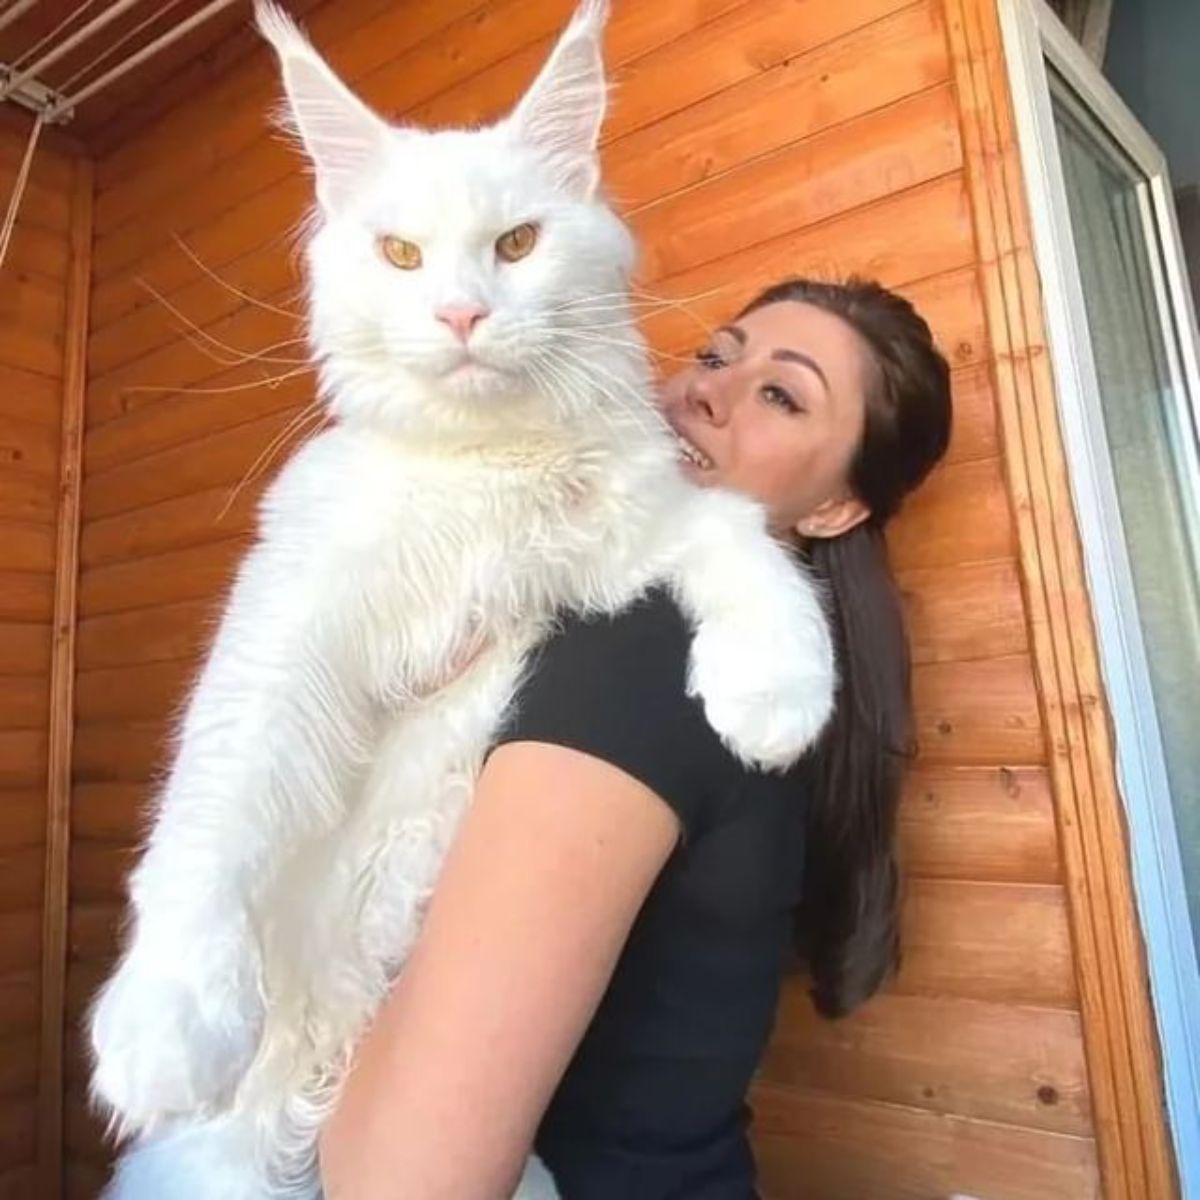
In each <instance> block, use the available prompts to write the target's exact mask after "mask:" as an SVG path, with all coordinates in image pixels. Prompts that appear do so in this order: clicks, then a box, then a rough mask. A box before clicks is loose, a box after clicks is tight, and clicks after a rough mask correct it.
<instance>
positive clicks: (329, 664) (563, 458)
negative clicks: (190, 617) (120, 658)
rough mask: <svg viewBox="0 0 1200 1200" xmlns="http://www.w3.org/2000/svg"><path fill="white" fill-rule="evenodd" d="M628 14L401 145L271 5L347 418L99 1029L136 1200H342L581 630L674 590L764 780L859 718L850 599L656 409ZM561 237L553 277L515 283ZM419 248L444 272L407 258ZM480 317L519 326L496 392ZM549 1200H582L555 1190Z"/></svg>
mask: <svg viewBox="0 0 1200 1200" xmlns="http://www.w3.org/2000/svg"><path fill="white" fill-rule="evenodd" d="M604 18H605V6H604V4H603V3H601V2H599V0H588V2H587V3H585V4H584V6H583V7H582V8H581V9H580V10H579V12H578V13H577V14H576V17H575V19H574V20H573V22H572V23H571V25H570V26H569V28H568V29H567V31H566V33H565V34H564V35H563V37H562V38H561V39H560V41H559V43H558V45H557V47H556V48H555V50H554V52H553V54H552V56H551V58H550V60H549V61H548V63H547V65H546V67H545V68H544V69H543V71H542V73H541V75H540V76H539V77H538V79H537V81H536V82H535V83H534V85H533V87H532V88H531V89H530V91H529V92H528V93H527V94H526V96H525V97H524V99H523V100H522V101H521V103H520V105H519V106H518V108H517V109H516V111H515V112H514V113H513V115H512V116H511V117H509V118H508V119H506V120H505V121H503V122H501V123H499V124H498V125H495V126H492V127H489V128H486V129H481V130H475V131H469V132H468V131H443V132H438V133H427V132H422V131H418V130H413V129H404V128H397V127H393V126H389V125H387V124H385V123H384V122H382V121H381V120H379V119H378V118H377V117H375V116H374V115H373V114H372V113H371V112H370V111H369V110H368V109H367V108H365V107H364V106H363V105H362V104H361V103H360V102H359V101H358V100H357V99H356V98H355V97H354V96H353V95H352V93H351V92H350V91H349V90H348V89H346V88H345V86H344V85H343V84H342V83H341V82H340V81H339V80H338V79H337V77H336V76H335V75H334V74H333V72H332V71H331V70H330V69H329V67H328V66H326V65H325V63H324V62H323V61H322V60H321V59H320V58H319V56H318V55H317V54H316V52H315V51H314V50H313V48H312V47H311V46H310V45H309V43H308V42H307V41H306V40H305V39H304V37H303V35H302V34H301V33H300V32H299V30H298V29H297V28H296V27H295V26H294V25H293V24H292V23H291V22H290V20H289V19H288V18H287V17H286V16H285V15H284V14H283V13H282V12H280V11H279V10H278V9H275V8H274V7H272V6H271V5H269V4H267V3H260V4H259V6H258V19H259V24H260V28H261V29H262V30H263V32H264V34H265V35H266V36H267V38H268V40H269V41H270V42H271V43H272V45H273V46H274V48H275V50H276V52H277V53H278V55H279V58H280V61H281V64H282V68H283V75H284V82H285V87H286V91H287V95H288V102H289V108H290V112H291V115H292V120H293V122H294V125H295V129H296V131H297V132H298V134H299V136H300V138H301V140H302V141H303V143H304V146H305V149H306V150H307V152H308V154H309V156H310V157H311V158H312V160H313V163H314V165H315V168H316V183H317V195H318V199H319V219H318V220H317V222H316V223H315V226H314V232H313V235H312V237H311V240H310V242H309V244H308V247H307V250H308V275H309V297H310V309H311V311H310V325H311V331H310V333H311V342H312V347H313V352H314V356H315V358H316V360H317V361H318V363H319V366H320V385H321V390H322V395H323V397H324V398H325V400H326V401H327V403H328V405H329V407H330V409H331V411H332V413H333V415H334V417H335V424H334V425H333V427H332V428H331V429H330V430H328V431H327V432H325V433H323V434H321V435H320V436H318V437H317V438H316V439H315V440H314V441H312V442H310V443H309V444H308V445H306V446H305V447H304V448H303V449H302V450H301V451H300V452H299V453H298V454H296V455H295V456H294V457H293V458H292V460H291V461H290V462H289V463H288V464H287V465H286V467H285V468H284V470H283V471H282V473H281V474H280V476H279V478H278V479H277V481H276V482H275V483H274V485H273V486H272V487H271V488H270V489H269V491H268V493H267V495H266V497H265V499H264V501H263V505H262V510H261V520H260V530H259V538H258V541H257V544H256V545H255V547H254V549H253V550H252V551H251V552H250V554H249V555H248V557H247V558H246V560H245V561H244V562H243V564H242V566H241V569H240V571H239V574H238V577H237V580H236V582H235V584H234V587H233V590H232V594H231V595H230V598H229V602H228V605H227V608H226V612H225V615H224V618H223V621H222V623H221V626H220V629H219V632H218V634H217V636H216V640H215V642H214V645H213V647H212V650H211V653H210V655H209V657H208V660H207V662H206V664H205V666H204V669H203V672H202V674H201V676H200V678H199V681H198V682H197V684H196V687H195V689H194V691H193V693H192V696H191V699H190V702H189V704H188V706H187V709H186V712H185V715H184V717H183V720H182V724H181V727H180V729H179V732H178V745H177V752H176V757H175V760H174V764H173V767H172V769H171V772H170V775H169V777H168V779H167V782H166V784H165V786H164V788H163V789H162V793H161V795H160V797H159V802H158V807H157V813H156V819H155V823H154V826H153V830H152V832H151V834H150V837H149V839H148V842H147V845H146V846H145V849H144V852H143V854H142V856H141V859H140V861H139V863H138V865H137V868H136V870H135V871H134V873H133V875H132V877H131V882H130V898H131V902H132V913H133V917H132V922H131V926H130V931H129V934H130V936H129V938H128V943H127V946H126V948H125V951H124V954H123V957H122V959H121V962H120V964H119V966H118V968H117V970H116V972H115V974H114V975H113V977H112V978H111V979H110V980H109V981H108V983H107V984H106V985H105V987H104V988H103V990H102V992H101V994H100V997H99V999H98V1002H97V1004H96V1006H95V1008H94V1010H93V1013H92V1016H91V1024H90V1032H91V1040H92V1046H93V1049H94V1055H95V1070H94V1076H93V1094H94V1097H95V1099H96V1100H97V1102H98V1103H99V1104H100V1105H101V1106H102V1107H103V1108H104V1110H105V1111H106V1112H107V1113H108V1114H109V1116H110V1118H111V1120H112V1123H113V1125H114V1127H115V1128H116V1129H117V1130H118V1131H119V1132H120V1133H121V1134H123V1135H127V1136H132V1137H133V1138H134V1143H133V1147H132V1149H131V1150H129V1151H128V1152H127V1153H126V1155H125V1157H124V1158H123V1160H122V1162H121V1165H120V1167H119V1170H118V1174H117V1176H116V1178H115V1180H114V1182H113V1184H112V1185H111V1187H110V1191H109V1193H108V1194H109V1196H110V1197H112V1198H113V1200H151V1198H152V1200H278V1198H281V1197H293V1196H294V1197H313V1196H316V1195H317V1194H318V1190H319V1189H318V1183H317V1180H316V1175H315V1170H314V1146H315V1139H316V1134H317V1131H318V1130H319V1127H320V1124H321V1121H322V1119H323V1117H324V1116H325V1114H326V1113H327V1112H328V1110H329V1107H330V1105H331V1103H332V1102H333V1100H334V1098H335V1096H336V1091H337V1086H338V1083H339V1081H340V1079H341V1077H342V1073H343V1071H344V1067H345V1065H346V1063H347V1060H348V1055H349V1053H350V1051H351V1049H352V1047H353V1045H354V1043H355V1040H356V1039H357V1037H358V1036H359V1035H360V1033H361V1032H362V1030H363V1028H364V1026H365V1024H366V1023H367V1021H368V1020H369V1019H370V1017H371V1015H372V1013H373V1012H374V1011H375V1009H376V1008H377V1007H378V1005H379V1003H380V1001H381V999H382V998H383V996H384V994H385V992H386V989H387V987H388V985H389V982H390V981H391V980H392V979H394V977H395V975H396V973H397V972H398V971H399V970H400V968H401V966H402V964H403V962H404V960H405V957H406V955H407V953H408V951H409V948H410V946H411V944H412V942H413V939H414V937H415V936H416V933H417V930H418V928H419V924H420V918H421V914H422V911H423V907H424V905H425V903H426V902H427V900H428V897H429V895H430V892H431V890H432V888H433V885H434V882H435V880H436V877H437V873H438V870H439V867H440V864H441V861H442V858H443V855H444V852H445V850H446V848H447V845H448V844H449V841H450V839H451V838H452V836H453V834H454V830H455V828H456V826H457V823H458V820H459V818H460V816H461V814H462V812H463V811H464V809H465V807H466V805H467V803H468V802H469V798H470V795H471V790H472V786H473V783H474V780H475V777H476V774H477V771H478V769H479V766H480V763H481V761H482V757H483V755H484V753H485V751H486V747H487V745H488V743H489V740H490V739H491V738H492V737H493V736H494V734H495V731H496V727H497V724H498V721H499V719H500V717H501V715H502V714H503V712H504V711H505V708H506V706H507V705H508V704H509V702H510V701H511V699H512V697H513V695H514V693H515V689H516V687H517V684H518V682H519V679H520V676H521V673H522V670H523V669H524V666H525V663H526V657H527V654H528V651H529V650H530V648H531V647H532V646H533V645H534V644H535V643H536V642H537V641H538V639H539V638H541V637H542V636H543V635H544V634H545V632H546V631H547V629H548V628H549V627H550V624H551V622H552V619H553V616H554V614H555V613H556V612H559V611H563V610H572V611H576V612H616V611H618V610H620V609H621V608H622V607H623V606H625V605H627V604H629V603H630V602H631V601H632V600H633V599H634V598H635V597H637V596H638V595H640V594H641V593H643V592H644V591H645V589H646V588H647V587H648V586H650V585H651V584H654V583H658V584H662V585H663V586H666V587H669V588H670V589H671V591H672V592H673V594H674V595H675V597H676V598H677V600H678V602H679V603H680V605H681V607H682V608H683V610H684V611H685V613H686V614H687V615H688V616H689V618H690V619H691V621H692V623H693V627H694V631H695V633H694V639H693V644H692V651H691V662H690V681H689V686H690V688H691V690H692V691H693V693H694V694H697V695H699V696H700V697H702V699H703V701H704V704H705V709H706V713H707V715H708V718H709V720H710V722H711V723H712V724H713V726H714V728H716V729H717V730H718V732H719V733H720V734H721V735H722V737H723V738H724V739H725V740H726V742H727V743H728V744H729V745H730V746H731V747H732V748H733V749H734V750H735V752H737V753H738V754H739V755H741V756H742V757H743V759H745V760H746V761H749V762H754V763H757V764H761V765H764V766H768V767H779V766H783V765H785V764H787V763H788V762H790V761H792V760H794V759H795V758H796V757H797V756H798V754H799V753H800V752H801V751H802V750H803V749H804V748H805V747H806V746H807V745H808V744H810V743H811V741H812V740H813V739H814V738H815V736H816V735H817V733H818V732H819V730H820V728H821V727H822V725H823V724H824V722H825V720H826V718H827V716H828V713H829V711H830V708H831V704H832V695H833V688H834V669H833V656H832V649H831V643H830V638H829V634H828V630H827V627H826V623H825V619H824V615H823V612H822V609H821V604H820V599H819V597H818V595H817V593H816V590H815V589H814V587H813V585H812V583H811V582H810V581H809V580H808V579H807V578H806V577H805V576H804V575H803V574H802V573H801V571H800V570H799V569H798V567H797V566H796V564H795V563H794V562H793V561H792V560H791V558H790V557H789V555H788V554H787V553H786V552H785V551H784V550H783V549H782V548H781V547H780V546H779V545H778V544H776V542H775V541H773V540H772V539H771V538H770V537H769V536H767V534H766V532H765V527H764V519H763V514H762V513H761V511H760V510H759V509H758V507H757V506H756V505H754V504H753V503H751V502H750V501H749V500H746V499H744V498H741V497H737V496H734V495H732V494H728V493H725V492H721V491H716V490H700V489H696V488H694V487H692V486H690V485H689V484H688V483H687V482H686V481H685V480H684V479H683V478H682V476H681V474H680V473H679V470H678V468H677V465H676V458H677V448H676V446H675V444H674V442H673V440H672V438H671V436H670V435H669V433H668V432H667V431H666V430H665V429H664V428H663V427H662V425H661V422H660V421H659V420H658V418H657V417H656V415H655V414H654V411H653V408H652V405H651V404H650V402H649V397H650V386H651V380H650V376H649V370H648V365H647V359H646V355H645V353H644V349H643V345H642V342H641V339H640V337H639V335H638V332H637V327H636V323H635V322H634V320H633V318H632V316H631V315H630V311H629V307H628V305H627V303H626V301H625V299H624V296H625V292H626V287H627V280H628V274H629V271H630V269H631V265H632V257H633V248H632V243H631V240H630V238H629V235H628V233H627V231H626V230H625V228H624V227H623V225H622V224H621V223H620V221H619V220H618V219H617V218H616V216H615V215H614V214H613V213H612V212H611V210H610V209H609V208H608V207H607V206H606V205H605V203H604V202H603V200H602V198H601V197H600V196H599V194H598V192H597V175H598V167H597V156H596V141H597V137H598V132H599V126H600V121H601V118H602V115H603V111H604V77H603V68H602V65H601V58H600V37H601V32H602V28H603V23H604ZM526 221H528V222H533V223H535V224H536V225H537V227H538V231H539V232H538V243H537V245H536V246H535V248H534V250H533V252H532V253H530V254H529V255H528V257H527V258H526V259H523V260H521V261H520V262H515V263H507V262H501V261H499V260H498V259H497V257H496V254H495V252H494V249H493V246H494V243H495V240H496V238H497V237H498V236H499V235H500V234H502V233H503V232H505V230H507V229H510V228H512V227H513V226H515V225H518V224H520V223H522V222H526ZM384 234H391V235H395V236H398V237H403V238H405V239H407V240H411V241H413V242H416V243H417V244H419V245H420V246H421V248H422V258H423V261H422V265H421V268H420V269H419V270H412V271H404V270H399V269H397V268H396V267H394V266H392V265H389V264H388V263H387V262H385V261H384V258H383V257H382V256H381V254H380V253H379V246H378V239H379V237H380V236H381V235H384ZM447 305H475V306H478V307H481V308H485V309H487V310H488V312H489V315H488V316H487V318H486V320H485V321H483V322H482V323H481V325H480V327H479V329H478V331H477V332H476V334H475V336H474V337H473V339H472V341H471V352H472V354H473V355H474V356H475V360H476V363H477V364H480V363H481V364H483V365H482V366H478V365H476V366H472V365H470V364H466V365H464V364H463V361H462V360H463V356H464V354H465V351H464V350H463V347H462V344H461V343H460V342H459V341H458V340H457V339H456V338H455V337H454V336H453V335H452V334H451V332H450V331H449V330H448V329H447V328H446V327H445V326H444V325H443V324H442V323H440V322H439V321H438V320H437V319H435V317H434V312H435V311H436V310H437V309H439V307H442V306H447ZM481 647H482V651H480V648H481ZM465 661H469V662H470V664H471V665H470V666H469V668H468V669H467V670H466V671H465V672H464V673H462V674H460V675H458V676H457V677H454V666H455V664H458V663H461V662H465ZM447 679H450V680H451V681H450V682H449V683H447ZM518 1195H519V1196H520V1197H521V1200H535V1198H536V1197H542V1196H547V1197H549V1196H553V1195H554V1190H553V1186H552V1184H551V1183H550V1182H549V1180H548V1178H547V1177H546V1176H545V1174H544V1172H543V1171H542V1170H541V1168H540V1167H539V1166H538V1164H537V1163H536V1162H535V1161H531V1164H530V1168H529V1171H528V1172H527V1174H526V1178H525V1179H524V1180H523V1182H522V1184H521V1188H520V1191H519V1192H518Z"/></svg>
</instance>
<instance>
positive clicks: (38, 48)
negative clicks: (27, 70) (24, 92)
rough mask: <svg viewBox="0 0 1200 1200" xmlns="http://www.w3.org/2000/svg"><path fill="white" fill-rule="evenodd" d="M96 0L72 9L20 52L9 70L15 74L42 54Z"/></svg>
mask: <svg viewBox="0 0 1200 1200" xmlns="http://www.w3.org/2000/svg"><path fill="white" fill-rule="evenodd" d="M95 3H96V0H83V3H82V4H80V5H79V6H78V7H77V8H74V9H72V10H71V11H70V12H69V13H67V15H66V16H65V17H63V19H62V20H61V21H59V23H58V24H57V25H55V27H54V28H53V29H52V30H50V32H49V33H47V34H43V35H42V36H41V37H40V38H38V40H37V41H36V42H34V43H33V45H32V46H30V47H29V49H28V50H26V51H25V52H24V53H22V54H18V55H17V57H16V58H15V59H13V61H12V63H10V64H9V70H10V71H11V72H12V73H13V74H14V75H15V74H16V73H17V72H18V71H19V70H20V69H21V68H22V67H23V66H24V65H25V64H26V63H27V62H29V60H30V59H31V58H36V57H37V56H38V55H39V54H41V52H42V50H43V48H44V47H46V46H48V45H49V44H50V43H51V42H52V41H54V39H55V38H56V37H58V35H59V34H60V33H62V31H63V30H64V29H66V28H67V26H68V25H70V24H72V23H73V22H74V21H76V20H77V19H78V18H79V17H82V16H83V14H84V13H85V12H87V10H88V9H89V8H91V7H92V5H93V4H95Z"/></svg>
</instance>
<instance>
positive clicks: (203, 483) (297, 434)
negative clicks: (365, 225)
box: [83, 411, 318, 521]
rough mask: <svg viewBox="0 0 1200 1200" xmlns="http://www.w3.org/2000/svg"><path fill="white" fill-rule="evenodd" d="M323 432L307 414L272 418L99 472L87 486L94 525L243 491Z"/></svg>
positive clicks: (275, 469) (88, 507)
mask: <svg viewBox="0 0 1200 1200" xmlns="http://www.w3.org/2000/svg"><path fill="white" fill-rule="evenodd" d="M317 427H318V426H316V425H315V424H314V422H312V421H306V420H305V414H304V413H303V411H302V412H301V413H299V414H298V413H296V412H292V411H287V412H279V413H271V414H269V415H268V416H265V417H260V418H259V419H258V420H256V421H250V422H247V423H246V424H244V425H238V426H236V427H235V428H233V429H228V430H224V431H220V432H217V433H214V434H212V435H210V436H207V437H202V438H199V439H197V440H196V441H190V442H186V443H184V444H183V445H181V446H174V447H172V448H170V449H168V450H163V451H161V452H160V453H157V454H152V455H148V456H146V457H144V458H138V459H135V460H134V461H133V462H131V463H127V464H125V465H123V466H119V467H113V468H112V469H111V470H108V471H100V472H94V473H92V474H90V475H89V476H88V478H87V480H86V482H85V483H84V492H83V498H84V504H85V506H86V511H87V514H88V520H89V521H92V520H96V519H98V518H101V517H107V516H112V515H114V514H116V513H121V512H129V511H130V510H132V509H137V508H142V507H144V506H145V505H147V504H156V503H157V502H158V501H160V500H168V499H170V498H171V497H173V496H185V495H188V494H189V493H191V492H199V491H203V490H204V489H206V488H211V487H216V486H218V485H220V484H229V485H232V486H237V485H238V484H239V483H240V482H241V481H242V480H243V479H247V478H250V477H252V476H253V475H254V474H255V473H257V472H260V471H262V472H266V473H269V474H274V473H275V471H277V470H278V468H279V465H280V464H281V463H283V462H284V461H286V459H287V458H288V457H290V455H291V454H292V453H293V452H294V449H295V448H297V447H298V446H300V445H301V444H303V442H304V441H305V440H307V438H309V437H311V436H312V431H314V430H315V429H316V428H317Z"/></svg>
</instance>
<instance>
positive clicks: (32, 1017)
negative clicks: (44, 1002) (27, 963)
mask: <svg viewBox="0 0 1200 1200" xmlns="http://www.w3.org/2000/svg"><path fill="white" fill-rule="evenodd" d="M40 982H41V981H40V979H39V977H38V973H37V972H36V971H34V970H30V969H25V970H16V971H5V972H4V973H2V974H0V1029H3V1030H4V1032H5V1034H6V1035H7V1036H9V1037H12V1036H14V1035H16V1034H18V1033H19V1034H25V1035H29V1036H30V1040H33V1039H35V1038H36V1037H37V1030H38V1022H39V1020H40V1019H41V1005H40V1004H39V1002H38V1001H39V995H38V992H39V985H40Z"/></svg>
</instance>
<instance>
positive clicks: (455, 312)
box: [433, 304, 490, 343]
mask: <svg viewBox="0 0 1200 1200" xmlns="http://www.w3.org/2000/svg"><path fill="white" fill-rule="evenodd" d="M489 311H490V310H489V309H486V308H483V307H482V306H481V305H477V304H451V305H447V306H446V307H445V308H439V309H438V310H437V311H436V312H435V313H434V314H433V315H434V316H435V317H437V319H438V320H439V321H441V322H442V323H443V324H444V325H449V326H450V328H451V329H452V330H453V331H454V336H455V337H457V338H458V340H459V341H460V342H464V343H465V342H466V341H467V340H468V339H469V338H470V336H471V333H472V331H473V330H474V328H475V326H476V325H478V324H479V322H480V321H482V320H483V318H484V317H486V316H487V315H488V312H489Z"/></svg>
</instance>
